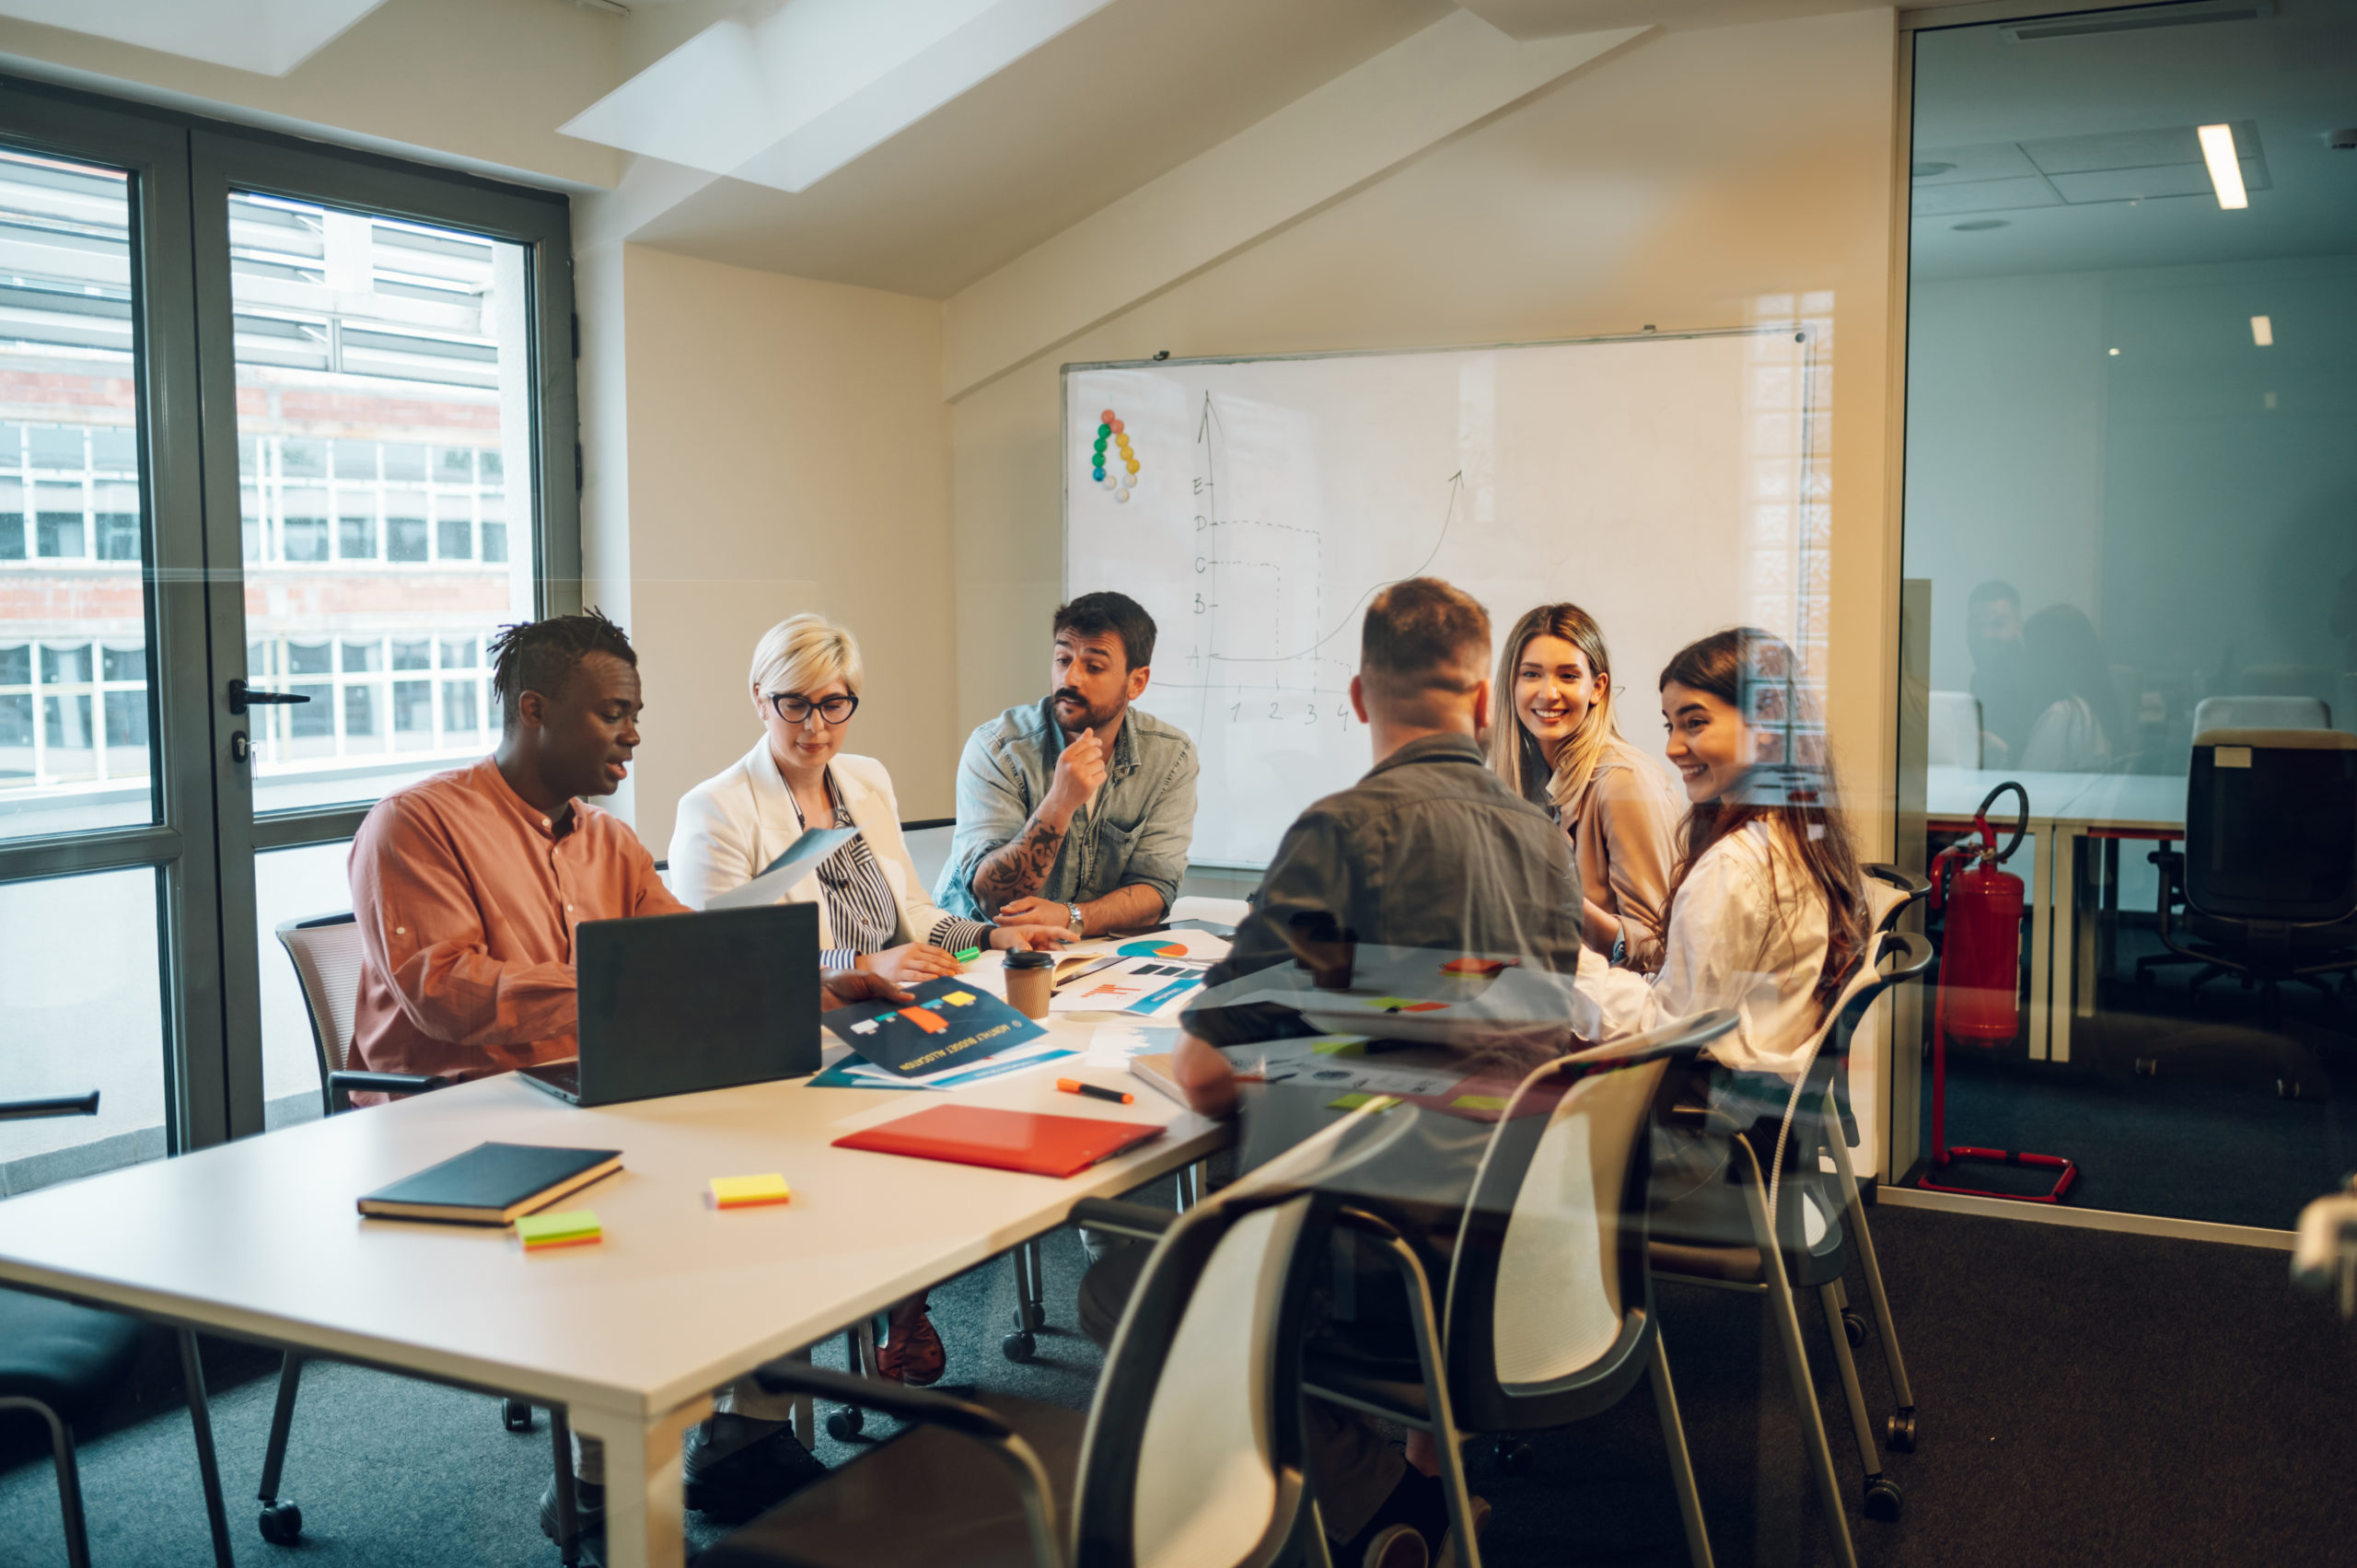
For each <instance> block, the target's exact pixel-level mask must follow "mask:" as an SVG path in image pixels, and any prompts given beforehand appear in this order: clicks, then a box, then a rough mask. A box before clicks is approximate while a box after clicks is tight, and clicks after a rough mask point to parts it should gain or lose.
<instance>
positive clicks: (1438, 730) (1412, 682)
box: [1082, 577, 1581, 1568]
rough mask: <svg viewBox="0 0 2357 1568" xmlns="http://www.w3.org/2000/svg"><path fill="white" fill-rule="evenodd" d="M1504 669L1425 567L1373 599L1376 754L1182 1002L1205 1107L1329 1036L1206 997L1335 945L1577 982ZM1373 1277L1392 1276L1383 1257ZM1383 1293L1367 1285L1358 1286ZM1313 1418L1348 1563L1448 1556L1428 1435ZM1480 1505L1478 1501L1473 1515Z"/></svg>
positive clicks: (1470, 1147) (1471, 1155) (1568, 909)
mask: <svg viewBox="0 0 2357 1568" xmlns="http://www.w3.org/2000/svg"><path fill="white" fill-rule="evenodd" d="M1489 668H1490V619H1489V616H1488V615H1487V613H1486V612H1484V611H1483V610H1482V609H1481V607H1480V604H1479V603H1477V602H1475V600H1474V599H1473V598H1471V597H1470V596H1469V595H1468V594H1466V593H1464V592H1462V591H1461V590H1459V589H1457V588H1456V587H1451V586H1450V585H1449V584H1447V583H1444V582H1442V581H1440V580H1439V579H1437V578H1434V577H1412V578H1410V579H1408V580H1407V581H1405V582H1399V583H1394V584H1392V585H1390V586H1389V587H1386V588H1385V589H1383V590H1382V591H1381V592H1380V593H1378V594H1376V597H1375V598H1374V599H1373V600H1372V601H1371V602H1370V603H1369V604H1368V605H1367V609H1366V616H1365V620H1364V625H1363V628H1362V631H1361V634H1360V654H1359V673H1358V674H1357V675H1355V676H1353V677H1352V679H1351V705H1352V707H1353V709H1354V710H1355V711H1356V713H1357V714H1358V717H1359V720H1360V722H1361V723H1363V724H1364V725H1366V726H1367V734H1368V739H1369V740H1370V741H1371V742H1372V746H1373V750H1374V756H1375V765H1374V766H1373V767H1372V768H1370V769H1369V770H1368V771H1367V772H1366V774H1365V775H1364V777H1362V778H1361V779H1360V780H1359V782H1358V783H1357V784H1353V785H1352V786H1351V787H1350V788H1349V789H1346V790H1342V791H1341V792H1340V793H1338V794H1335V795H1329V796H1326V798H1324V799H1323V800H1319V801H1317V802H1315V803H1314V804H1312V805H1311V806H1310V807H1309V808H1308V809H1307V810H1306V811H1304V812H1303V813H1302V814H1301V816H1300V817H1299V818H1298V819H1295V822H1294V825H1293V826H1292V827H1291V828H1290V829H1288V830H1286V832H1285V836H1284V838H1283V842H1280V843H1279V845H1278V847H1277V853H1276V857H1275V858H1274V859H1273V860H1271V862H1270V863H1269V868H1268V870H1267V872H1266V873H1264V874H1263V875H1262V877H1261V878H1260V888H1259V889H1258V890H1257V891H1256V892H1255V893H1254V894H1253V896H1252V912H1251V913H1250V914H1248V916H1246V918H1245V920H1244V922H1243V923H1241V924H1240V925H1238V926H1237V932H1236V941H1235V945H1234V947H1233V949H1232V950H1231V951H1230V953H1229V955H1228V957H1227V958H1225V959H1223V960H1222V961H1221V962H1220V963H1218V964H1217V965H1215V966H1213V969H1212V970H1211V972H1210V973H1209V974H1208V975H1207V976H1206V977H1205V980H1204V991H1203V993H1201V994H1202V996H1203V997H1204V998H1205V1000H1203V1001H1202V1002H1198V1003H1197V1004H1195V1005H1190V1006H1189V1008H1188V1009H1187V1011H1186V1013H1185V1015H1184V1016H1183V1024H1184V1031H1183V1032H1182V1033H1181V1034H1180V1036H1179V1051H1178V1054H1177V1056H1176V1057H1175V1059H1174V1062H1173V1072H1174V1075H1175V1076H1176V1077H1177V1078H1178V1080H1179V1084H1180V1085H1181V1086H1182V1087H1183V1088H1184V1089H1185V1091H1186V1093H1187V1097H1188V1100H1189V1103H1190V1104H1191V1105H1192V1106H1193V1107H1194V1108H1195V1109H1197V1110H1200V1111H1202V1112H1204V1113H1205V1114H1207V1115H1214V1116H1216V1115H1225V1114H1226V1113H1227V1112H1228V1111H1230V1110H1232V1109H1234V1108H1235V1105H1236V1098H1237V1090H1236V1080H1235V1069H1234V1067H1233V1066H1232V1065H1231V1064H1230V1063H1229V1062H1228V1060H1227V1058H1226V1057H1225V1056H1223V1055H1222V1054H1221V1053H1220V1051H1219V1050H1218V1049H1217V1045H1218V1044H1228V1043H1243V1042H1247V1041H1249V1040H1261V1039H1268V1038H1271V1035H1272V1034H1278V1033H1290V1034H1311V1033H1315V1032H1316V1031H1315V1030H1314V1029H1312V1028H1309V1027H1308V1026H1307V1025H1306V1023H1304V1022H1303V1021H1302V1019H1301V1017H1300V1015H1299V1014H1297V1013H1295V1012H1294V1011H1293V1010H1292V1009H1290V1008H1271V1007H1268V1006H1266V1005H1248V1006H1241V1007H1223V1006H1220V1005H1217V1004H1216V1001H1215V1000H1213V999H1212V998H1211V995H1210V993H1212V992H1213V990H1215V989H1216V988H1217V987H1219V986H1221V985H1223V984H1225V982H1227V981H1233V980H1237V979H1239V978H1241V977H1243V976H1246V975H1249V974H1252V973H1254V972H1255V971H1257V970H1265V969H1269V968H1271V967H1274V966H1276V965H1279V964H1286V963H1291V962H1293V961H1295V958H1296V957H1304V958H1312V957H1314V956H1315V951H1316V948H1317V947H1318V946H1319V945H1321V944H1329V943H1333V942H1335V941H1336V940H1337V939H1339V940H1341V941H1350V940H1355V941H1358V942H1363V943H1368V944H1375V945H1381V946H1385V947H1422V948H1430V949H1433V950H1434V951H1435V952H1439V953H1447V954H1450V955H1457V954H1463V953H1480V954H1486V955H1492V956H1496V955H1503V954H1512V955H1515V956H1516V957H1518V958H1520V959H1521V960H1522V961H1523V962H1525V963H1527V964H1530V965H1533V966H1535V967H1537V968H1539V969H1543V970H1552V971H1554V972H1557V973H1560V974H1562V975H1564V976H1566V977H1568V976H1570V975H1571V974H1572V973H1573V971H1575V970H1577V969H1578V967H1579V958H1580V913H1581V892H1580V880H1579V876H1578V873H1577V871H1576V869H1575V868H1574V867H1573V864H1572V856H1571V850H1570V846H1569V843H1568V842H1567V841H1566V840H1565V839H1564V837H1563V834H1562V831H1561V830H1559V829H1558V828H1557V827H1556V826H1555V824H1554V823H1553V822H1552V821H1551V820H1550V819H1549V818H1548V816H1547V814H1546V813H1545V812H1543V811H1541V810H1540V809H1538V807H1535V806H1533V805H1531V804H1530V803H1529V802H1527V801H1526V800H1524V799H1523V798H1522V797H1521V796H1519V795H1517V794H1516V793H1515V791H1514V790H1512V789H1510V788H1509V787H1507V785H1506V784H1504V782H1503V781H1502V780H1500V779H1499V777H1498V776H1497V775H1496V774H1495V773H1493V772H1491V771H1490V768H1489V766H1488V764H1487V762H1486V761H1484V753H1483V751H1482V749H1481V746H1480V741H1479V740H1478V739H1477V738H1478V737H1479V736H1480V734H1481V733H1482V731H1483V730H1484V729H1485V728H1487V726H1489V723H1490V720H1491V716H1492V715H1491V695H1492V693H1491V690H1490V682H1489V679H1488V673H1487V672H1488V670H1489ZM1506 722H1512V721H1511V720H1508V721H1506ZM1272 1014H1273V1015H1276V1016H1271V1015H1272ZM1476 1049H1480V1048H1478V1047H1477V1048H1476ZM1547 1054H1551V1051H1549V1052H1548V1053H1547ZM1450 1131H1451V1130H1444V1131H1443V1132H1442V1136H1443V1137H1447V1136H1448V1135H1449V1132H1450ZM1488 1131H1489V1130H1488V1128H1487V1126H1486V1125H1484V1124H1481V1123H1478V1122H1467V1123H1464V1124H1463V1128H1462V1133H1463V1136H1462V1139H1461V1144H1462V1150H1461V1152H1462V1153H1463V1155H1464V1156H1465V1157H1466V1158H1468V1159H1477V1158H1478V1157H1479V1151H1480V1148H1481V1147H1482V1146H1483V1145H1484V1144H1486V1142H1487V1134H1488ZM1143 1252H1144V1249H1132V1250H1131V1251H1130V1252H1128V1253H1125V1254H1121V1255H1118V1256H1116V1257H1115V1258H1112V1259H1109V1260H1108V1261H1107V1262H1106V1263H1105V1264H1104V1265H1101V1268H1102V1270H1103V1272H1102V1273H1101V1274H1100V1273H1099V1272H1098V1271H1097V1270H1092V1271H1091V1272H1090V1273H1089V1275H1088V1277H1087V1279H1086V1281H1085V1282H1084V1283H1083V1286H1082V1295H1083V1301H1082V1318H1083V1322H1084V1325H1091V1332H1092V1333H1094V1332H1096V1331H1097V1326H1109V1324H1110V1323H1111V1322H1112V1321H1114V1320H1115V1319H1116V1318H1117V1317H1118V1306H1117V1304H1116V1303H1115V1301H1113V1300H1111V1299H1109V1297H1116V1296H1119V1295H1122V1294H1125V1292H1124V1286H1125V1283H1133V1281H1134V1278H1135V1269H1136V1266H1137V1264H1138V1263H1139V1262H1140V1261H1142V1254H1143ZM1358 1272H1360V1273H1362V1274H1364V1275H1367V1276H1370V1277H1371V1278H1373V1279H1374V1280H1376V1281H1377V1282H1387V1280H1388V1279H1389V1275H1388V1272H1387V1265H1381V1264H1372V1265H1368V1264H1362V1265H1360V1266H1359V1268H1358ZM1125 1274H1126V1275H1127V1276H1128V1278H1127V1281H1125V1280H1124V1277H1123V1276H1124V1275H1125ZM1384 1288H1386V1286H1385V1284H1384V1283H1375V1284H1373V1285H1369V1284H1366V1283H1362V1284H1361V1285H1360V1286H1359V1287H1358V1299H1361V1300H1363V1301H1364V1300H1372V1298H1373V1296H1374V1295H1375V1293H1376V1292H1377V1291H1380V1290H1382V1289H1384ZM1403 1324H1404V1319H1401V1321H1400V1322H1399V1323H1386V1322H1384V1321H1382V1315H1381V1314H1380V1313H1378V1314H1376V1317H1375V1318H1372V1319H1370V1323H1369V1326H1370V1327H1372V1328H1374V1329H1375V1330H1376V1333H1377V1334H1378V1335H1387V1334H1388V1333H1389V1332H1391V1331H1392V1330H1402V1326H1403ZM1302 1411H1303V1421H1304V1424H1305V1428H1306V1440H1307V1448H1308V1460H1309V1468H1310V1470H1311V1472H1312V1476H1313V1479H1314V1481H1315V1482H1316V1485H1317V1490H1318V1506H1319V1508H1320V1510H1321V1511H1322V1513H1323V1516H1324V1519H1325V1524H1326V1529H1327V1533H1328V1534H1329V1536H1330V1537H1331V1538H1332V1539H1333V1541H1334V1542H1335V1549H1334V1551H1333V1553H1332V1555H1333V1559H1334V1562H1335V1564H1336V1568H1422V1565H1423V1564H1425V1563H1427V1562H1437V1561H1440V1560H1441V1559H1442V1555H1443V1553H1444V1552H1445V1551H1446V1549H1447V1536H1448V1517H1447V1510H1446V1504H1444V1502H1443V1501H1442V1497H1441V1492H1440V1485H1439V1482H1438V1481H1435V1480H1434V1478H1433V1473H1432V1467H1434V1465H1436V1463H1437V1460H1436V1458H1435V1457H1434V1453H1433V1451H1432V1449H1431V1445H1430V1441H1429V1439H1428V1438H1427V1439H1426V1440H1425V1441H1424V1442H1423V1443H1422V1444H1416V1443H1414V1442H1412V1441H1411V1446H1410V1448H1409V1451H1408V1453H1407V1455H1406V1456H1404V1457H1403V1456H1402V1455H1401V1454H1400V1453H1399V1452H1398V1451H1397V1450H1395V1449H1393V1448H1391V1447H1390V1446H1388V1445H1387V1444H1386V1443H1385V1442H1384V1441H1383V1440H1382V1439H1381V1438H1380V1437H1379V1436H1378V1435H1377V1434H1376V1432H1375V1431H1374V1430H1373V1428H1371V1427H1370V1426H1368V1425H1367V1424H1366V1423H1364V1421H1361V1420H1358V1419H1356V1418H1353V1417H1351V1416H1346V1415H1342V1414H1340V1413H1338V1412H1337V1411H1336V1409H1335V1407H1333V1406H1331V1405H1329V1404H1327V1403H1325V1402H1324V1401H1322V1400H1304V1401H1303V1406H1302ZM1417 1435H1420V1436H1421V1435H1422V1434H1417ZM1483 1516H1485V1515H1482V1514H1480V1512H1479V1511H1477V1528H1478V1522H1479V1519H1480V1517H1483ZM1458 1555H1459V1556H1460V1557H1461V1556H1462V1554H1461V1553H1459V1554H1458Z"/></svg>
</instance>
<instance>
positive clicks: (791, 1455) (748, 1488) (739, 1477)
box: [686, 1414, 827, 1524]
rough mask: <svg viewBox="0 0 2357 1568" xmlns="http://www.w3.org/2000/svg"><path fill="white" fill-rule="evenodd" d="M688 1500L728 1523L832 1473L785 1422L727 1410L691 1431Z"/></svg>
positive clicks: (766, 1507) (758, 1511)
mask: <svg viewBox="0 0 2357 1568" xmlns="http://www.w3.org/2000/svg"><path fill="white" fill-rule="evenodd" d="M686 1472H687V1504H688V1506H689V1507H691V1508H692V1509H694V1510H695V1511H696V1512H697V1513H699V1514H703V1515H707V1516H710V1517H713V1518H715V1519H718V1520H720V1521H721V1522H722V1523H724V1524H742V1523H743V1522H744V1521H746V1520H748V1519H750V1518H751V1517H753V1516H755V1515H757V1514H761V1513H764V1512H766V1511H767V1510H769V1509H771V1508H774V1507H776V1506H777V1505H778V1504H781V1503H783V1502H784V1501H785V1500H786V1499H787V1498H789V1497H791V1496H793V1495H794V1494H795V1493H797V1492H799V1491H801V1490H802V1489H803V1488H804V1487H806V1486H807V1485H809V1484H810V1483H811V1482H812V1481H817V1480H819V1478H820V1477H822V1476H824V1475H825V1474H826V1473H827V1467H826V1466H825V1465H823V1464H821V1463H819V1458H818V1456H817V1455H815V1454H813V1453H811V1452H810V1450H808V1449H807V1448H805V1447H804V1446H802V1445H801V1443H800V1442H799V1441H797V1440H796V1439H795V1435H794V1433H793V1430H792V1429H791V1428H790V1427H788V1426H787V1425H786V1424H785V1423H783V1422H767V1421H755V1420H753V1419H752V1418H750V1417H749V1416H741V1415H734V1414H722V1415H715V1416H714V1417H712V1418H711V1419H710V1420H708V1421H702V1422H699V1423H696V1425H695V1426H694V1427H693V1428H692V1429H691V1430H690V1432H689V1433H688V1442H687V1461H686Z"/></svg>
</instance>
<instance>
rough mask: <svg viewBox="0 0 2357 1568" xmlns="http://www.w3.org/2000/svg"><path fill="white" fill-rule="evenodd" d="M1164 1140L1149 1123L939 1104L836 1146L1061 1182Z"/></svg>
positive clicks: (854, 1135) (850, 1136)
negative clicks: (1152, 1141) (1017, 1172)
mask: <svg viewBox="0 0 2357 1568" xmlns="http://www.w3.org/2000/svg"><path fill="white" fill-rule="evenodd" d="M1161 1135H1162V1129H1161V1127H1159V1126H1158V1125H1156V1124H1155V1123H1154V1122H1151V1121H1104V1120H1101V1119H1099V1118H1097V1117H1093V1116H1046V1115H1041V1114H1039V1113H1038V1112H1035V1111H1028V1110H992V1109H986V1108H984V1107H981V1106H972V1105H936V1106H934V1107H933V1108H931V1109H926V1110H920V1111H918V1112H917V1113H916V1114H915V1115H914V1116H903V1117H900V1118H898V1119H897V1120H895V1121H887V1122H885V1123H884V1124H883V1125H882V1126H880V1127H870V1128H868V1129H867V1130H866V1131H865V1132H852V1133H848V1134H846V1135H845V1136H843V1137H841V1138H838V1139H836V1140H835V1147H837V1148H839V1149H871V1150H873V1151H875V1152H876V1153H877V1154H883V1155H912V1156H915V1157H916V1158H918V1159H923V1160H947V1161H949V1162H950V1163H951V1164H953V1165H982V1166H989V1167H991V1168H992V1169H993V1170H1025V1171H1029V1172H1030V1173H1031V1174H1032V1175H1034V1176H1058V1177H1062V1176H1075V1175H1078V1174H1079V1173H1080V1172H1082V1171H1084V1170H1086V1169H1087V1168H1088V1167H1090V1166H1092V1165H1095V1164H1096V1163H1097V1161H1099V1160H1105V1159H1110V1158H1112V1157H1113V1156H1115V1155H1118V1154H1120V1153H1121V1152H1122V1151H1123V1150H1124V1149H1130V1148H1134V1147H1135V1146H1136V1145H1138V1144H1143V1143H1144V1142H1145V1141H1146V1140H1147V1139H1149V1138H1158V1137H1160V1136H1161Z"/></svg>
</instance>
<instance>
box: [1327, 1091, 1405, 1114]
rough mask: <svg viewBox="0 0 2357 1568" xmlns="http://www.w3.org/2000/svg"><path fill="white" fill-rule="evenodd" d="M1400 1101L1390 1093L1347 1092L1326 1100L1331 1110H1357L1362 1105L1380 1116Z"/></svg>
mask: <svg viewBox="0 0 2357 1568" xmlns="http://www.w3.org/2000/svg"><path fill="white" fill-rule="evenodd" d="M1398 1104H1399V1101H1398V1100H1396V1099H1393V1098H1391V1097H1390V1096H1389V1095H1370V1094H1347V1095H1344V1096H1343V1097H1342V1098H1340V1099H1332V1100H1328V1101H1327V1102H1326V1109H1329V1110H1356V1109H1359V1108H1360V1107H1362V1106H1364V1107H1366V1108H1367V1109H1371V1110H1373V1111H1374V1112H1375V1113H1376V1115H1378V1116H1379V1115H1381V1114H1382V1113H1383V1112H1385V1111H1387V1110H1389V1109H1391V1108H1392V1107H1394V1106H1396V1105H1398Z"/></svg>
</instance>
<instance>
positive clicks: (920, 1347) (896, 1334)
mask: <svg viewBox="0 0 2357 1568" xmlns="http://www.w3.org/2000/svg"><path fill="white" fill-rule="evenodd" d="M948 1366H949V1352H948V1350H947V1349H946V1347H945V1346H944V1345H943V1344H942V1342H941V1333H940V1330H936V1329H935V1327H934V1326H933V1319H932V1318H928V1317H926V1316H925V1304H924V1303H923V1302H919V1303H918V1304H917V1307H916V1309H915V1310H914V1311H912V1312H911V1313H909V1314H908V1315H907V1316H906V1317H905V1318H902V1317H900V1315H898V1314H895V1315H894V1319H893V1323H892V1328H891V1338H890V1339H888V1340H887V1341H886V1342H884V1343H883V1344H881V1345H879V1346H877V1351H876V1370H877V1372H879V1373H881V1374H883V1375H884V1376H887V1377H889V1378H891V1379H892V1380H893V1381H894V1382H896V1383H905V1384H907V1385H908V1386H909V1387H910V1388H931V1387H932V1386H933V1385H934V1384H935V1383H938V1382H940V1381H941V1375H942V1373H943V1372H945V1371H946V1370H947V1369H948Z"/></svg>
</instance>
